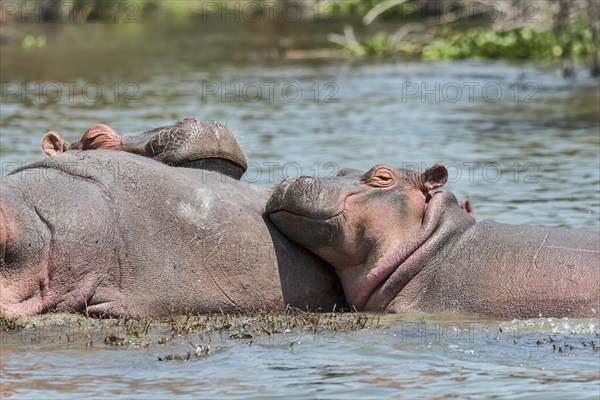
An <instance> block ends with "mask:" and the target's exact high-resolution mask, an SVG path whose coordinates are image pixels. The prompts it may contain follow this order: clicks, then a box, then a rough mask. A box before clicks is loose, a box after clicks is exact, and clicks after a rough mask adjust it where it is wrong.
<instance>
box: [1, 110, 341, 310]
mask: <svg viewBox="0 0 600 400" xmlns="http://www.w3.org/2000/svg"><path fill="white" fill-rule="evenodd" d="M171 127H175V128H176V129H178V130H180V132H179V133H178V134H177V135H174V136H173V135H171V134H172V133H173V130H168V129H167V130H165V129H164V128H157V129H154V130H152V131H150V132H144V133H142V134H139V135H133V138H134V139H130V138H131V137H132V136H127V137H125V136H121V135H119V134H116V132H115V131H114V130H113V129H112V128H110V127H108V126H106V125H102V126H101V125H97V126H94V127H92V128H91V129H90V130H88V131H87V132H86V134H85V135H84V137H83V138H82V140H80V141H76V142H71V143H67V142H65V141H64V140H62V139H61V138H60V136H59V135H58V134H51V133H52V132H51V133H49V134H48V135H46V137H45V139H44V142H43V143H44V146H45V147H44V148H45V149H46V150H47V153H49V154H51V155H54V156H53V157H50V158H47V159H45V160H42V161H37V162H33V163H29V164H26V165H24V166H23V167H21V168H19V169H17V170H15V171H13V172H12V173H11V174H9V175H8V176H6V177H3V179H2V185H1V186H2V187H1V189H2V190H1V191H0V315H2V316H17V315H32V314H39V313H44V312H48V311H52V310H58V311H78V312H85V313H87V314H90V315H110V316H132V317H148V316H151V317H161V316H167V315H172V314H182V313H208V312H228V311H249V310H283V309H285V308H286V307H294V308H299V309H303V310H313V311H331V310H333V309H335V308H336V307H340V306H343V305H344V298H343V292H342V288H341V285H340V283H339V279H338V278H337V276H336V275H335V273H334V271H333V270H332V269H331V268H330V266H328V265H327V264H326V263H325V262H324V261H323V260H322V259H320V258H318V257H317V256H315V255H314V254H312V253H311V252H310V251H308V250H306V249H303V248H302V247H300V246H298V245H296V244H295V243H293V242H291V241H290V240H288V239H287V238H286V237H285V236H283V235H282V234H281V233H280V232H279V231H278V230H277V229H275V227H274V226H273V225H272V223H271V222H270V221H269V220H268V218H266V215H265V214H264V205H265V203H266V201H267V198H268V195H267V191H266V190H265V189H263V188H261V187H260V186H257V185H252V184H249V183H246V182H243V181H239V180H237V179H230V176H232V174H233V176H237V175H239V169H242V170H244V169H245V164H244V163H245V158H243V159H242V158H240V157H239V154H238V155H235V156H231V157H230V154H231V153H235V151H234V150H235V149H236V148H239V145H238V144H237V142H235V143H234V141H235V138H234V137H233V139H232V140H233V141H232V140H231V139H230V138H228V139H226V140H229V142H226V143H225V144H223V143H221V144H218V143H216V144H215V143H210V141H211V140H222V139H223V137H227V135H225V133H226V132H225V131H226V129H221V128H222V126H219V125H217V124H214V123H201V122H198V121H195V120H191V119H188V120H184V121H182V122H181V123H177V124H175V125H173V126H171ZM152 132H153V133H152ZM105 134H106V135H107V137H106V138H105V139H103V138H102V135H105ZM165 135H166V137H165ZM203 135H204V136H208V138H209V140H206V137H204V138H203V137H202V136H203ZM194 136H199V137H196V138H194ZM178 138H183V140H184V141H185V140H195V142H193V143H195V144H194V145H193V146H191V147H189V148H190V152H188V153H181V152H180V149H181V148H184V149H185V148H188V147H187V146H185V143H184V142H183V141H177V140H178ZM190 138H191V139H190ZM88 139H89V140H88ZM171 139H173V140H175V141H171V142H169V140H171ZM165 141H166V145H165ZM186 143H187V142H186ZM113 144H114V146H113ZM182 144H183V146H182ZM103 146H107V147H109V148H113V149H119V150H125V151H113V150H102V148H103ZM161 146H162V147H161ZM202 146H207V148H209V149H210V148H211V146H212V148H213V149H217V150H216V151H214V152H212V153H211V152H207V151H204V150H202V149H199V148H198V147H202ZM219 146H220V147H219ZM236 146H237V147H236ZM94 148H96V149H98V148H99V149H100V150H95V151H85V150H89V149H94ZM53 149H54V150H53ZM148 149H150V150H148ZM219 149H221V150H219ZM67 150H68V151H67ZM53 151H54V153H53ZM240 151H241V149H240ZM134 153H135V154H134ZM175 153H177V154H175ZM241 155H242V157H243V152H241ZM169 157H170V158H169ZM203 157H204V158H203ZM205 158H213V160H212V161H213V162H212V163H211V164H209V166H208V167H207V168H204V167H206V165H207V164H203V163H202V162H197V163H191V162H192V161H194V160H195V161H202V160H204V159H205ZM165 160H170V161H167V162H170V163H172V164H173V165H167V164H166V163H165ZM230 164H236V165H237V167H236V166H231V165H230ZM186 166H191V167H192V168H185V167H186ZM224 166H226V168H225V171H223V170H222V169H223V167H224ZM213 167H215V168H214V169H216V170H212V169H213ZM229 167H231V168H229ZM236 171H237V172H236Z"/></svg>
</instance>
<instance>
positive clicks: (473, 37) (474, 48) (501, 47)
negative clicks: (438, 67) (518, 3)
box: [422, 20, 594, 60]
mask: <svg viewBox="0 0 600 400" xmlns="http://www.w3.org/2000/svg"><path fill="white" fill-rule="evenodd" d="M593 47H594V43H593V40H592V31H591V29H590V25H589V23H587V22H586V21H581V20H580V21H577V22H574V23H572V24H570V25H568V26H567V27H566V29H565V30H564V31H562V32H556V31H553V30H545V31H542V30H536V29H532V28H529V27H519V28H515V29H510V30H505V31H497V30H494V29H492V28H479V29H472V30H467V31H462V32H461V31H454V30H451V29H449V28H448V29H443V30H440V32H439V33H438V34H437V35H436V39H434V40H433V41H432V42H430V43H428V44H426V45H425V46H424V47H423V50H422V57H423V58H424V59H425V60H438V59H460V58H469V57H479V58H492V59H496V58H503V59H509V60H556V59H559V58H560V57H561V56H562V55H563V54H564V53H565V51H566V49H567V48H570V49H571V50H570V51H571V55H572V56H573V57H574V58H575V59H586V58H588V57H589V56H590V55H591V54H592V53H593Z"/></svg>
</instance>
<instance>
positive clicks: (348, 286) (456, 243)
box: [266, 164, 600, 318]
mask: <svg viewBox="0 0 600 400" xmlns="http://www.w3.org/2000/svg"><path fill="white" fill-rule="evenodd" d="M447 179H448V171H447V169H446V167H444V166H443V165H441V164H436V165H434V166H432V167H431V168H429V169H427V170H426V171H424V172H418V171H409V170H405V169H395V168H392V167H390V166H387V165H377V166H375V167H373V168H371V169H370V170H369V171H368V172H366V173H364V172H362V171H357V170H351V169H345V170H341V171H340V172H339V174H338V176H335V177H330V178H322V179H315V178H313V177H298V178H289V179H286V180H284V181H283V182H281V183H280V184H279V185H277V186H276V187H275V189H274V191H273V193H272V195H271V197H270V198H269V200H268V203H267V206H266V212H267V213H268V215H269V219H270V220H271V222H273V223H274V224H275V226H276V227H277V228H278V229H279V230H280V231H281V232H282V233H283V234H285V235H286V236H287V237H288V238H289V239H291V240H292V241H294V242H296V243H298V244H299V245H301V246H303V247H304V248H306V249H308V250H311V251H312V252H314V253H315V254H317V255H319V256H320V257H321V258H322V259H323V260H325V261H326V262H327V263H329V264H330V265H332V266H333V268H334V269H335V271H336V273H337V275H338V276H339V278H340V280H341V283H342V286H343V288H344V293H345V295H346V300H347V302H348V304H349V306H350V307H354V308H356V309H357V310H359V311H386V312H394V313H405V312H428V313H429V312H458V313H466V314H478V315H484V316H491V317H499V318H529V317H598V316H599V314H598V313H599V312H600V234H599V233H598V232H594V231H586V230H575V229H566V228H546V227H536V226H526V225H510V224H501V223H496V222H493V221H481V222H475V220H474V219H473V218H471V217H469V216H468V215H467V213H465V212H464V210H462V209H461V208H460V206H459V204H458V202H457V200H456V197H455V196H454V195H453V194H452V192H450V191H447V190H441V189H439V188H440V187H442V186H443V185H444V184H445V183H446V182H447Z"/></svg>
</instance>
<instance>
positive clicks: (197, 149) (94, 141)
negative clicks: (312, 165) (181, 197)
mask: <svg viewBox="0 0 600 400" xmlns="http://www.w3.org/2000/svg"><path fill="white" fill-rule="evenodd" d="M99 149H104V150H121V151H126V152H129V153H133V154H139V155H142V156H145V157H149V158H153V159H155V160H157V161H160V162H162V163H164V164H167V165H172V166H178V167H188V168H199V169H204V170H213V171H218V172H221V173H222V174H225V175H227V176H230V177H232V178H235V179H238V180H239V179H240V178H241V176H242V175H243V174H244V172H246V169H247V168H248V161H247V160H246V156H245V155H244V151H243V150H242V148H241V146H240V145H239V143H238V141H237V139H236V137H235V135H234V133H233V132H232V131H231V130H229V129H228V128H227V127H226V126H225V125H222V124H220V123H218V122H215V121H208V122H200V121H198V120H197V119H196V118H185V119H183V120H182V121H179V122H176V123H174V124H171V125H167V126H161V127H157V128H149V129H146V130H143V131H141V132H136V133H129V134H120V133H118V132H117V131H116V130H114V129H113V128H111V127H110V126H108V125H104V124H96V125H93V126H92V127H90V128H89V129H88V130H87V131H86V132H85V133H84V134H83V136H82V137H81V139H79V140H75V141H66V140H64V139H63V138H62V137H61V136H60V135H59V134H58V133H57V132H55V131H50V132H48V133H46V134H45V135H44V138H43V139H42V150H43V151H44V153H46V154H47V155H49V156H51V157H53V156H55V155H57V154H60V153H62V152H65V151H69V150H99Z"/></svg>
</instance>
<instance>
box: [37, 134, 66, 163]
mask: <svg viewBox="0 0 600 400" xmlns="http://www.w3.org/2000/svg"><path fill="white" fill-rule="evenodd" d="M67 150H69V143H67V142H65V141H64V139H63V138H62V137H60V135H59V134H58V133H56V132H54V131H50V132H48V133H46V134H45V135H44V138H43V139H42V151H43V152H44V153H46V154H47V155H48V156H50V157H54V156H55V155H57V154H60V153H62V152H64V151H67Z"/></svg>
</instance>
